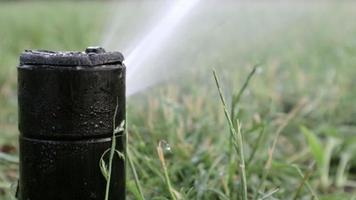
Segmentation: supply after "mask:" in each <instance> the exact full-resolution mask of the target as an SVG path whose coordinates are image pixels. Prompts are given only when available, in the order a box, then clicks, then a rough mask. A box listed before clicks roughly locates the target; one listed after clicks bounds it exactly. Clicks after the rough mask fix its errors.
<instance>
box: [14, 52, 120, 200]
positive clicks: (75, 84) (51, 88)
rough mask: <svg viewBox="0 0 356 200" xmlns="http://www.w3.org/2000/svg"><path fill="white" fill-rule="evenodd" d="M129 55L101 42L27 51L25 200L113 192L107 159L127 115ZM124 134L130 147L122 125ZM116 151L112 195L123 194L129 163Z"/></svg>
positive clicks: (22, 71) (22, 87) (78, 199)
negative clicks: (106, 169) (105, 167)
mask: <svg viewBox="0 0 356 200" xmlns="http://www.w3.org/2000/svg"><path fill="white" fill-rule="evenodd" d="M123 60H124V58H123V56H122V54H121V53H119V52H105V50H104V49H103V48H100V47H89V48H87V49H86V51H85V52H52V51H25V52H24V53H23V54H22V55H21V57H20V65H19V66H18V102H19V130H20V180H19V195H18V198H19V200H90V199H92V200H96V199H98V200H99V199H100V200H104V199H105V189H106V179H105V177H104V176H103V173H102V171H101V169H100V167H99V162H100V158H101V156H102V155H103V153H104V152H106V151H107V150H108V149H110V147H111V142H112V136H113V129H114V128H115V127H114V123H113V122H114V121H115V124H116V125H115V126H119V125H120V124H121V123H122V122H123V121H124V120H125V66H124V64H123ZM117 106H118V110H117V114H116V118H115V120H114V119H113V118H114V116H115V109H116V107H117ZM116 141H117V146H116V149H117V150H118V151H119V152H123V151H124V142H123V132H122V131H121V132H119V133H118V134H117V136H116ZM109 154H110V153H106V155H105V156H104V159H105V160H106V161H107V162H106V164H108V163H109V162H108V157H109ZM116 155H117V154H115V156H114V160H113V165H112V166H113V168H112V169H113V170H112V176H111V177H112V178H111V183H110V194H109V199H110V200H114V199H115V200H123V199H125V164H124V160H123V159H122V158H120V157H119V156H116Z"/></svg>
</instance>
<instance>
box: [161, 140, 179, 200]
mask: <svg viewBox="0 0 356 200" xmlns="http://www.w3.org/2000/svg"><path fill="white" fill-rule="evenodd" d="M157 153H158V157H159V160H160V162H161V166H162V168H163V173H164V178H165V181H166V184H167V189H168V192H169V194H170V196H171V198H172V200H177V198H176V195H175V193H176V192H175V190H174V189H173V187H172V184H171V180H170V178H169V175H168V168H167V165H166V161H165V158H164V153H163V148H162V141H160V142H159V143H158V146H157Z"/></svg>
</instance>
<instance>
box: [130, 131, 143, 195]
mask: <svg viewBox="0 0 356 200" xmlns="http://www.w3.org/2000/svg"><path fill="white" fill-rule="evenodd" d="M125 138H126V159H127V161H128V163H129V165H130V169H131V172H132V175H133V177H134V181H135V185H136V189H137V191H138V193H139V195H140V199H141V200H145V197H144V195H143V192H142V187H141V184H140V181H139V179H138V175H137V172H136V168H135V165H134V163H133V162H132V160H131V152H130V148H129V144H128V143H129V142H128V140H129V139H128V138H129V137H128V134H127V131H125Z"/></svg>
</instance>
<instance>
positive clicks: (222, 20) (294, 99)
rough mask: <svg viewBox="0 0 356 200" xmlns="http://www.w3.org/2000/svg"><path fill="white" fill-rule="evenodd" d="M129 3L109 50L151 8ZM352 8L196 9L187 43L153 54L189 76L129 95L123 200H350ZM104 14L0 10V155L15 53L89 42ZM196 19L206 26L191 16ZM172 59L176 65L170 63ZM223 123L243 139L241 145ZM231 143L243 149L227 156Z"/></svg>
mask: <svg viewBox="0 0 356 200" xmlns="http://www.w3.org/2000/svg"><path fill="white" fill-rule="evenodd" d="M137 4H140V6H137V5H136V4H134V3H133V4H130V3H122V4H120V5H121V6H119V7H118V11H117V12H120V13H122V18H121V19H120V23H122V25H121V26H122V29H123V30H122V31H121V34H122V35H120V36H118V37H119V38H118V41H119V42H118V45H120V44H122V45H123V46H124V45H125V44H126V43H127V42H128V41H127V40H128V39H129V38H131V37H132V33H133V32H135V28H136V27H137V26H138V25H137V24H138V23H142V21H143V20H144V16H147V13H149V11H151V10H152V9H153V8H154V6H153V7H150V6H145V4H144V3H137ZM355 7H356V4H355V3H351V2H344V3H339V4H335V3H324V4H321V3H320V4H308V6H301V5H299V6H292V7H278V6H269V5H268V4H259V5H253V6H245V7H244V6H242V7H235V6H230V5H225V6H224V5H221V6H220V7H219V9H216V7H214V6H212V5H210V4H209V3H207V4H206V5H204V7H203V8H200V9H199V12H198V11H197V12H195V13H194V16H195V18H194V19H192V20H191V21H189V23H187V24H185V25H184V27H183V28H186V29H188V30H190V31H189V37H188V36H187V37H185V38H186V40H182V41H180V40H178V39H177V38H175V39H177V41H179V42H176V44H175V45H172V46H170V47H169V48H168V49H167V51H166V52H165V54H163V55H162V59H164V61H165V62H166V63H167V65H171V66H172V67H176V68H179V67H181V66H189V69H188V68H187V69H186V71H185V73H183V74H182V75H181V76H179V77H176V78H172V79H171V81H170V82H164V84H161V85H158V86H157V87H154V88H151V89H149V90H148V91H146V92H144V93H141V94H137V95H135V96H133V97H130V98H128V109H127V110H128V119H127V122H128V124H127V125H128V126H127V127H128V129H127V132H128V134H129V137H128V144H129V148H128V152H129V154H130V159H129V160H128V162H129V163H128V164H129V165H128V173H129V176H128V179H127V188H128V191H127V195H128V199H142V197H141V190H142V193H143V196H144V198H145V199H174V198H176V199H194V200H203V199H209V200H210V199H238V197H239V196H241V195H243V192H242V191H244V190H241V188H244V186H243V183H244V182H246V183H247V185H246V188H247V193H246V195H247V199H254V197H258V198H260V199H263V198H264V199H283V200H285V199H312V197H314V199H321V200H340V199H345V200H349V199H356V158H355V154H354V152H355V150H356V136H355V132H356V106H355V103H354V102H356V88H355V85H356V82H355V80H356V79H355V76H356V66H355V65H356V56H355V55H356V38H355V35H356V24H355V23H354V21H353V19H355V17H356V13H355V12H354V10H355ZM108 8H109V5H106V4H100V3H94V2H80V3H69V2H61V3H55V2H51V3H43V2H36V3H0V38H1V40H0V108H1V111H0V150H1V151H5V152H6V153H9V154H11V155H16V154H17V135H18V131H17V102H16V98H17V95H16V65H17V63H18V60H17V59H18V55H19V54H20V52H21V51H22V50H23V49H26V48H39V49H54V50H61V49H74V50H82V49H84V48H85V47H86V46H90V45H96V44H97V43H98V41H99V40H100V37H101V31H102V29H103V27H104V25H105V24H106V23H105V22H104V21H105V19H107V17H108V16H107V9H108ZM130 9H140V10H145V11H146V13H144V12H140V13H139V14H137V15H133V14H132V12H130ZM130 16H134V17H133V18H129V17H130ZM202 17H204V18H203V19H204V20H205V21H206V22H209V24H210V25H209V26H208V25H207V24H208V23H200V21H198V19H202ZM192 42H194V43H193V44H194V45H191V44H192ZM179 54H182V55H185V57H184V59H177V57H174V55H179ZM172 55H173V57H171V56H172ZM258 63H259V64H260V66H258V67H257V70H256V73H255V74H254V76H253V77H252V78H251V80H249V83H248V85H246V88H245V89H244V92H242V93H241V95H239V91H240V90H241V88H243V85H244V83H245V82H246V79H247V77H248V76H249V74H250V72H251V70H252V69H253V66H254V65H255V64H258ZM128 67H130V66H128ZM213 68H215V69H216V72H217V74H219V79H220V86H221V92H222V94H221V95H222V96H224V97H225V98H226V100H227V102H235V103H232V104H227V105H226V106H225V108H226V109H227V112H229V113H230V116H229V115H227V116H228V117H231V119H232V120H231V123H230V127H229V126H228V124H227V123H226V116H225V114H224V110H223V109H222V108H223V106H222V105H221V101H220V98H219V91H218V90H217V89H216V85H215V81H214V77H213V75H212V74H211V71H212V69H213ZM183 78H184V81H182V79H183ZM241 91H242V90H241ZM237 97H238V100H236V99H237ZM233 99H235V100H233ZM232 105H233V106H232ZM232 107H234V108H232ZM232 113H233V114H232ZM237 120H238V121H239V122H241V127H240V126H238V123H236V122H237ZM231 127H233V128H234V129H235V130H236V131H237V133H241V134H242V135H241V137H242V138H243V147H242V145H241V144H239V142H241V140H236V141H234V140H235V139H236V138H235V136H231V135H232V133H231V131H233V130H231ZM240 128H241V129H240ZM159 141H165V142H164V143H162V142H159ZM235 142H236V148H237V149H240V150H241V149H242V148H243V150H244V151H243V154H241V153H242V152H241V151H240V150H238V151H237V153H236V152H234V151H235V150H234V146H233V145H234V143H235ZM166 143H167V144H166ZM168 144H169V146H170V148H166V147H165V145H168ZM231 147H232V148H231ZM231 149H232V150H233V151H231ZM242 157H244V161H245V162H246V163H245V166H246V168H245V173H246V174H245V178H246V181H241V180H243V179H242V174H243V173H241V170H240V168H239V166H240V165H239V164H240V162H241V159H242ZM16 161H17V159H16V157H15V158H14V157H8V155H7V154H6V155H4V156H3V154H0V193H1V194H3V195H2V199H9V198H10V189H9V186H10V185H11V184H12V183H13V182H16V179H17V176H18V173H17V172H18V170H17V167H18V165H17V162H16ZM98 170H100V169H99V168H98ZM132 171H134V172H135V173H131V172H132ZM139 186H140V187H139ZM141 188H142V189H141ZM0 199H1V198H0Z"/></svg>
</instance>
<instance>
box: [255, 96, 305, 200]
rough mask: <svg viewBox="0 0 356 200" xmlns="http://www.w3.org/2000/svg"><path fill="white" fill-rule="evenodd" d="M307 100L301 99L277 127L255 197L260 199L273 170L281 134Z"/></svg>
mask: <svg viewBox="0 0 356 200" xmlns="http://www.w3.org/2000/svg"><path fill="white" fill-rule="evenodd" d="M306 102H307V99H306V98H303V99H301V100H300V101H299V102H298V104H297V105H296V106H295V107H294V108H293V109H292V110H291V111H290V112H289V113H288V114H287V117H286V118H285V119H284V121H283V122H282V123H281V125H279V127H278V128H277V131H276V133H275V136H274V139H273V143H272V146H271V147H270V149H269V151H268V159H267V161H266V164H265V167H264V173H263V175H262V180H261V182H260V184H259V186H258V187H257V190H256V191H255V195H254V199H258V197H259V195H260V194H259V191H260V190H264V189H263V188H264V185H265V182H266V180H267V177H268V176H269V173H270V170H271V166H272V162H273V154H274V151H275V149H276V146H277V142H278V139H279V136H280V135H281V133H282V131H283V130H284V128H285V127H286V126H287V125H288V124H289V122H290V120H292V119H293V118H294V117H295V116H296V115H297V114H298V113H299V111H300V110H301V109H302V108H303V107H304V105H305V104H306Z"/></svg>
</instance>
